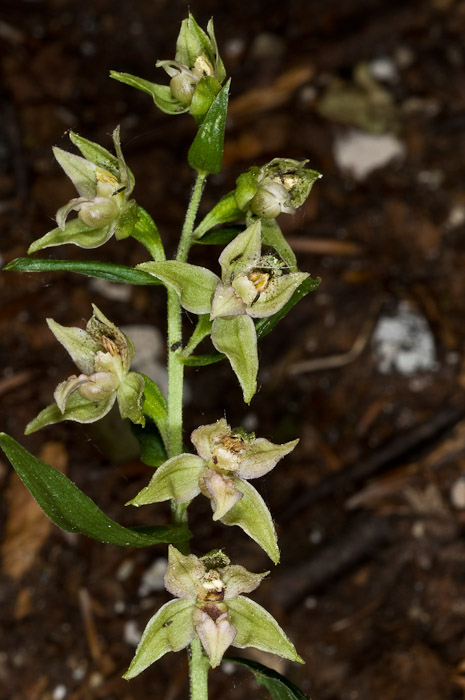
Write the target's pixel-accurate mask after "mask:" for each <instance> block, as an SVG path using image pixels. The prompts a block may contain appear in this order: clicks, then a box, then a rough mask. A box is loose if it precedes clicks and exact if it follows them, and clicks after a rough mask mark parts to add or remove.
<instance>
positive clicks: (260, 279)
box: [0, 15, 320, 700]
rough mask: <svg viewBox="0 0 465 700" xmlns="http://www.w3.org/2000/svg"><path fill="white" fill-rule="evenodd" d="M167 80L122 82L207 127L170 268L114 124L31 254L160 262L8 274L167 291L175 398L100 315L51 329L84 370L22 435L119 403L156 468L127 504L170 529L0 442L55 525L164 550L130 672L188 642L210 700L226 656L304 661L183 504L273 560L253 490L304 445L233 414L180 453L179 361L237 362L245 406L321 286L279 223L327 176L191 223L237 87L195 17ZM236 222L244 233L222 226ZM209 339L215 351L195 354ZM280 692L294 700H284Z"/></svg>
mask: <svg viewBox="0 0 465 700" xmlns="http://www.w3.org/2000/svg"><path fill="white" fill-rule="evenodd" d="M157 66H159V67H161V68H163V69H164V70H165V71H166V72H167V73H168V76H169V77H170V79H171V80H170V84H169V86H167V85H159V84H156V83H151V82H149V81H147V80H145V79H142V78H138V77H136V76H132V75H129V74H127V73H119V72H113V73H112V76H113V77H114V78H116V79H117V80H120V81H122V82H124V83H127V84H129V85H131V86H133V87H136V88H138V89H140V90H143V91H144V92H147V93H149V94H150V95H151V96H152V97H153V99H154V102H155V104H156V105H157V107H159V108H160V109H161V110H162V111H163V112H165V113H167V114H171V115H173V114H180V113H184V112H189V113H190V114H191V115H192V116H193V117H194V119H195V121H196V124H197V127H198V130H197V133H196V136H195V138H194V141H193V143H192V145H191V147H190V149H189V153H188V162H189V164H190V166H191V167H192V168H193V170H194V171H195V172H196V180H195V185H194V189H193V192H192V195H191V199H190V202H189V206H188V208H187V212H186V217H185V220H184V224H183V227H182V232H181V236H180V240H179V245H178V249H177V253H176V256H175V258H174V259H171V260H167V259H166V256H165V251H164V246H163V241H162V238H161V236H160V234H159V231H158V229H157V226H156V225H155V223H154V221H153V219H152V218H151V216H150V215H149V214H148V213H147V212H146V211H145V210H144V209H142V208H141V207H140V206H139V205H138V204H137V202H136V201H135V199H133V198H132V195H133V191H134V188H135V179H134V175H133V174H132V173H131V171H130V170H129V168H128V167H127V165H126V161H125V159H124V157H123V153H122V149H121V142H120V131H119V127H117V128H116V129H115V131H114V132H113V144H114V151H115V154H113V153H111V152H110V151H108V150H106V149H105V148H103V147H102V146H100V145H98V144H96V143H94V142H92V141H88V140H87V139H84V138H83V137H81V136H78V135H77V134H75V133H73V132H71V133H70V138H71V141H72V143H73V144H74V145H75V146H76V147H77V149H78V150H79V151H80V154H81V155H76V154H73V153H68V152H67V151H64V150H62V149H61V148H55V149H54V154H55V157H56V159H57V161H58V163H59V164H60V166H61V167H62V168H63V170H64V171H65V173H66V175H67V176H68V177H69V178H70V179H71V181H72V182H73V184H74V186H75V187H76V190H77V193H78V195H79V196H78V197H74V198H73V199H71V200H70V201H69V202H67V203H66V204H64V205H63V206H62V207H60V209H59V210H58V212H57V214H56V223H57V228H55V229H53V230H52V231H49V232H48V233H47V234H45V235H44V236H43V237H42V238H39V239H38V240H37V241H35V242H34V243H32V245H31V246H30V248H29V251H28V252H29V253H33V252H37V251H39V250H42V249H44V248H48V247H50V246H58V245H63V244H66V243H70V244H74V245H77V246H79V247H81V248H89V249H92V248H97V247H99V246H101V245H103V244H104V243H106V242H107V241H108V240H109V239H110V238H111V237H112V236H113V235H114V236H115V238H116V239H117V240H122V239H126V238H130V237H132V238H133V239H135V240H136V241H138V242H139V243H141V244H142V245H143V246H144V247H145V249H146V250H147V251H148V253H149V254H150V256H151V259H150V260H147V261H146V262H144V263H142V264H140V265H137V266H136V267H135V268H132V267H128V266H124V265H116V264H112V263H106V262H102V261H74V260H57V259H50V260H48V259H37V258H19V259H17V260H14V261H12V262H11V263H10V264H9V265H7V268H6V269H9V270H22V271H51V270H67V271H71V272H75V273H78V274H82V275H87V276H91V277H99V278H103V279H106V280H109V281H111V282H113V283H119V282H124V283H127V284H140V285H151V286H160V285H162V286H164V287H165V288H166V291H167V297H168V305H167V321H168V334H167V336H168V337H167V348H168V349H167V353H168V396H167V398H165V396H164V395H163V393H162V392H161V390H160V388H159V387H158V386H157V385H156V384H155V383H154V382H153V381H152V380H151V379H150V378H149V377H146V376H144V375H142V374H140V373H138V372H134V371H131V363H132V361H133V359H134V346H133V344H132V342H131V340H130V339H129V338H128V337H127V336H126V335H125V334H124V333H123V332H122V331H121V330H119V329H118V328H117V326H116V325H115V324H114V323H113V322H112V321H110V320H109V319H108V318H107V317H106V316H105V315H104V313H102V311H101V310H100V309H99V308H97V306H95V305H93V314H92V316H91V318H90V320H89V321H88V323H87V325H86V328H85V329H82V328H80V327H66V326H63V325H61V324H60V323H58V322H57V321H54V320H52V319H48V320H47V323H48V325H49V328H50V330H51V331H52V333H53V334H54V336H55V337H56V339H57V340H58V342H59V343H61V344H62V345H63V346H64V348H65V349H66V350H67V352H68V353H69V354H70V356H71V358H72V360H73V361H74V363H75V365H76V366H77V368H78V369H79V372H80V374H73V375H71V376H70V377H68V379H65V380H64V381H62V382H60V384H58V386H57V387H56V389H55V392H54V399H55V401H54V403H52V404H51V405H49V406H47V407H46V408H44V409H43V410H42V411H41V412H40V413H39V415H38V416H37V417H36V418H34V419H33V420H32V421H31V422H30V423H29V424H28V425H27V427H26V434H29V433H33V432H35V431H37V430H39V429H41V428H44V427H46V426H50V425H53V424H55V423H59V422H61V421H75V422H78V423H84V424H87V423H93V422H95V421H98V420H100V419H101V418H103V417H104V416H105V415H107V414H108V413H109V411H110V410H111V409H112V407H113V406H114V405H115V404H117V406H118V408H119V412H120V415H121V418H122V419H126V420H128V421H130V422H131V423H132V425H133V429H134V433H135V435H136V437H137V439H138V440H139V443H140V448H141V459H142V461H143V462H145V463H146V464H147V465H148V466H150V467H155V468H156V470H155V472H154V473H153V472H152V476H151V478H150V479H149V480H148V484H147V485H146V486H145V487H144V488H142V490H140V491H139V493H137V494H136V495H135V496H133V497H132V498H131V499H130V500H129V501H128V504H131V505H133V506H143V505H149V504H154V503H159V502H162V501H170V503H171V513H172V522H171V524H170V525H167V526H158V527H150V528H144V529H143V531H141V529H140V528H130V527H123V526H121V525H119V524H118V523H116V522H114V521H113V520H110V518H108V517H107V516H106V515H105V514H104V513H103V512H102V511H101V510H100V509H99V508H98V507H97V506H96V504H95V503H93V502H92V501H91V500H90V499H89V498H88V497H87V496H86V495H85V494H84V493H82V492H81V491H80V490H79V489H78V488H77V487H76V486H75V485H74V484H73V483H72V482H71V481H70V480H69V479H67V477H66V476H64V475H63V474H61V473H60V472H58V471H56V470H55V469H53V467H51V466H50V465H47V464H45V463H44V462H42V461H40V460H38V459H37V458H35V457H34V456H33V455H31V454H30V453H29V452H27V450H25V449H24V448H23V447H22V446H21V445H20V444H19V443H18V442H16V440H14V439H13V438H12V437H10V436H8V435H6V434H5V433H2V434H1V435H0V445H1V446H2V448H3V450H4V452H5V453H6V455H7V457H8V458H9V460H10V462H11V464H12V465H13V467H14V468H15V469H16V471H17V472H18V474H19V475H20V477H21V478H22V480H23V481H24V483H25V484H26V486H27V487H28V488H29V490H30V491H31V493H32V494H33V496H34V497H35V498H36V500H37V501H38V502H39V504H40V505H41V506H42V508H43V509H44V511H45V512H46V513H47V515H48V516H49V517H50V518H51V519H52V520H53V521H54V522H55V523H56V524H57V525H58V526H60V527H62V528H63V529H65V530H69V531H71V532H79V533H82V534H85V535H87V536H90V537H94V538H95V539H98V540H100V541H102V542H111V543H112V544H119V545H121V546H135V547H143V546H149V545H154V544H157V543H161V542H167V543H169V545H170V546H169V552H168V568H167V571H166V576H165V587H166V589H167V591H168V592H169V593H172V594H173V595H174V596H176V598H177V599H176V600H173V601H170V602H168V603H166V604H165V605H164V606H163V607H162V608H161V609H160V610H158V612H156V613H155V615H154V616H153V617H152V619H151V620H150V621H149V623H148V625H147V627H146V629H145V632H144V633H143V635H142V639H141V641H140V644H139V646H138V648H137V651H136V654H135V656H134V659H133V661H132V663H131V665H130V667H129V670H128V671H127V672H126V673H125V676H124V677H125V678H128V679H129V678H132V677H134V676H136V675H138V674H139V673H141V672H142V671H143V670H144V669H146V668H147V666H149V665H151V664H152V663H154V662H155V661H157V660H158V659H159V658H160V657H161V656H163V655H164V654H166V653H167V652H169V651H180V650H181V649H184V648H185V647H187V646H189V647H190V654H189V669H190V671H189V675H190V693H191V700H206V698H207V697H208V686H207V677H208V669H209V668H210V667H211V668H214V667H216V666H219V665H220V663H221V661H222V659H223V656H224V653H225V652H226V650H227V648H228V647H229V646H236V647H239V648H241V649H242V648H245V647H249V646H251V647H256V648H257V649H260V650H262V651H266V652H270V653H273V654H278V655H280V656H282V657H283V658H285V659H288V660H291V661H297V662H302V659H301V658H300V656H299V655H298V654H297V652H296V650H295V648H294V646H293V645H292V643H291V642H290V641H289V639H288V638H287V637H286V635H285V634H284V632H283V631H282V629H281V628H280V627H279V625H278V623H277V622H276V620H274V619H273V617H271V615H270V614H269V613H268V612H267V611H266V610H265V609H264V608H262V607H261V606H260V605H258V604H257V603H254V602H253V601H252V600H250V599H249V598H247V597H244V595H243V594H244V593H246V594H247V593H251V592H252V591H253V590H254V589H255V588H256V587H257V586H258V585H259V583H260V582H261V580H262V579H263V578H264V576H266V575H267V573H265V574H254V573H251V572H249V571H247V570H246V569H245V568H244V567H242V566H240V565H237V564H234V565H233V564H231V562H230V560H229V559H228V557H227V556H226V555H225V554H224V553H223V552H222V551H221V550H215V551H214V552H210V553H209V554H207V555H205V556H201V557H197V556H195V555H194V554H190V553H189V540H190V538H191V537H192V534H191V533H190V531H189V529H188V507H189V504H190V503H191V501H192V500H193V499H194V498H195V497H196V496H198V495H199V494H202V495H203V496H205V497H206V498H208V499H209V500H210V503H211V507H212V511H213V521H220V522H221V523H222V524H223V525H227V526H234V525H237V526H239V528H241V529H242V530H243V531H244V532H245V533H246V534H247V535H248V536H249V537H250V538H251V539H252V540H254V541H255V542H256V543H257V545H258V546H260V547H261V548H262V549H263V550H264V551H265V552H266V553H267V555H268V556H269V557H270V559H271V560H272V561H273V562H274V563H275V564H276V563H277V562H278V561H279V548H278V543H277V536H276V530H275V527H274V524H273V519H272V516H271V513H270V511H269V510H268V507H267V505H266V503H265V501H264V500H263V498H262V496H261V495H260V494H259V492H258V491H257V490H256V489H255V488H254V487H253V486H252V485H251V484H250V483H249V482H250V481H251V480H253V479H258V478H259V477H262V476H264V475H265V474H267V473H269V472H270V471H271V470H272V469H274V468H275V467H276V465H277V464H278V462H279V461H280V460H281V459H283V458H284V457H285V456H286V455H288V454H289V453H290V452H291V451H292V450H293V449H294V448H295V447H296V445H297V443H298V440H297V439H296V440H291V441H290V442H286V443H285V444H282V445H279V444H274V443H273V442H270V441H269V440H267V439H265V438H263V437H258V438H257V437H255V435H254V434H253V433H247V432H246V431H245V430H244V429H242V428H240V427H239V428H234V429H233V428H231V427H230V425H229V424H228V423H227V421H226V420H225V419H224V418H220V419H219V420H217V421H216V422H215V423H212V424H209V425H201V426H199V427H197V428H196V429H195V430H194V431H193V432H192V435H191V440H192V444H193V446H194V448H195V452H187V451H186V449H185V447H184V443H183V427H182V426H183V385H184V368H185V366H189V365H194V366H202V365H208V364H212V363H215V362H218V361H221V360H223V359H227V360H228V361H229V363H230V365H231V367H232V370H233V371H234V373H235V374H236V376H237V379H238V381H239V384H240V386H241V389H242V393H243V397H244V401H245V402H246V403H247V404H248V403H250V401H251V400H252V398H253V396H254V394H255V392H256V390H257V373H258V366H259V361H258V342H259V341H260V340H261V339H262V338H263V337H264V336H265V335H266V334H267V333H269V332H271V330H272V329H273V328H274V326H275V325H276V324H277V323H278V322H279V320H280V319H281V318H283V317H284V316H285V315H286V314H287V313H288V312H289V311H290V309H291V308H292V307H293V306H294V305H295V304H296V303H297V301H299V300H300V299H302V298H303V297H304V296H305V295H306V294H307V293H308V292H310V291H312V290H313V289H315V288H316V287H317V286H318V284H319V279H316V280H313V279H312V278H311V277H310V275H309V274H308V273H307V272H302V271H299V269H298V265H297V261H296V257H295V255H294V252H293V251H292V249H291V248H290V246H289V244H288V242H287V241H286V239H285V237H284V236H283V233H282V231H281V229H280V226H279V224H278V222H277V221H276V217H277V216H279V215H280V214H282V213H284V214H294V213H295V211H296V210H297V209H298V208H299V207H301V206H302V205H303V204H304V202H305V201H306V199H307V197H308V196H309V194H310V191H311V189H312V186H313V184H314V183H315V181H316V180H317V179H318V178H319V177H320V174H319V173H318V172H316V171H315V170H311V169H309V168H307V167H306V164H307V161H306V160H302V161H298V160H294V159H290V158H274V159H273V160H272V161H271V162H269V163H267V164H265V165H263V166H262V167H252V168H250V169H249V170H248V171H247V172H245V173H243V174H242V175H240V176H239V177H238V179H237V182H236V188H235V189H234V190H233V191H231V192H229V193H228V194H226V195H225V196H224V197H223V198H222V199H221V200H220V201H219V202H218V203H217V204H216V205H215V206H214V207H213V209H212V210H211V211H210V212H208V213H207V214H206V215H205V216H204V218H203V219H202V221H201V222H200V223H199V224H198V225H197V227H196V226H195V220H196V215H197V212H198V208H199V204H200V200H201V195H202V191H203V187H204V184H205V180H206V178H207V176H208V175H209V174H213V173H217V172H219V171H220V169H221V161H222V154H223V143H224V131H225V124H226V114H227V105H228V94H229V81H228V82H225V81H226V72H225V69H224V65H223V62H222V60H221V58H220V56H219V52H218V47H217V42H216V39H215V34H214V29H213V21H212V20H211V21H210V22H209V23H208V26H207V30H206V32H205V31H203V30H202V29H201V28H200V27H199V25H198V24H197V23H196V21H195V20H194V18H193V17H192V15H189V17H188V18H187V19H186V20H184V22H183V23H182V25H181V31H180V34H179V37H178V40H177V44H176V54H175V58H174V59H173V60H162V61H158V63H157ZM232 222H234V223H235V226H234V227H233V228H231V227H226V228H225V227H224V225H225V224H230V223H232ZM196 243H202V244H218V243H220V244H223V245H224V248H223V250H222V252H221V254H220V255H219V259H218V263H219V270H218V273H217V272H216V271H213V270H210V269H208V268H207V267H203V266H200V265H194V264H192V263H189V262H188V261H187V259H188V255H189V251H190V248H191V247H192V246H193V245H194V244H196ZM183 309H185V310H186V311H188V312H190V313H191V314H195V315H197V316H198V322H197V325H196V327H195V329H194V331H193V333H192V334H191V336H190V338H188V339H187V340H185V339H184V338H183V327H182V314H183ZM208 339H209V340H210V342H211V344H212V346H213V348H212V350H211V351H210V352H207V353H205V354H197V353H196V352H195V350H196V348H197V347H198V345H199V344H200V343H201V342H202V341H205V342H208ZM241 663H242V664H243V665H244V664H245V665H247V664H248V667H249V668H250V670H252V672H253V673H254V674H255V675H256V677H257V679H258V680H259V682H262V683H264V684H265V685H266V687H267V688H268V689H269V690H270V692H272V694H273V696H274V697H283V695H282V694H281V693H282V692H284V691H285V693H286V698H300V699H301V698H302V697H304V696H303V694H302V693H301V692H300V691H299V690H298V689H296V687H295V686H293V685H292V684H291V683H290V682H289V681H287V680H286V679H285V678H284V677H282V676H279V674H276V673H275V672H271V671H270V670H269V669H267V668H266V667H265V666H262V665H260V664H257V663H256V662H253V663H252V662H247V661H246V660H244V659H242V660H241ZM283 689H284V691H283Z"/></svg>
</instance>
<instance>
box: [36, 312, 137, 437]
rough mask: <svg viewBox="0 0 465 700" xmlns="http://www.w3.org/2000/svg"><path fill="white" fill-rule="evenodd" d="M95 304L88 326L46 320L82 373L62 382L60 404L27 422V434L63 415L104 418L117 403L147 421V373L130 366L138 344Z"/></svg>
mask: <svg viewBox="0 0 465 700" xmlns="http://www.w3.org/2000/svg"><path fill="white" fill-rule="evenodd" d="M92 308H93V310H94V313H93V315H92V317H91V319H90V320H89V322H88V323H87V327H86V330H83V329H82V328H67V327H65V326H61V325H60V324H59V323H57V322H56V321H54V320H53V319H47V323H48V326H49V328H50V330H51V331H52V333H53V334H54V336H55V337H56V339H57V340H58V341H59V342H60V343H61V344H62V345H63V346H64V347H65V348H66V350H67V351H68V352H69V354H70V355H71V357H72V359H73V360H74V362H75V364H76V365H77V367H78V368H79V369H80V371H81V372H82V374H80V375H79V376H77V375H73V376H71V377H69V378H68V379H66V380H65V381H64V382H61V383H60V384H59V385H58V386H57V388H56V389H55V393H54V398H55V403H53V404H51V405H50V406H47V408H44V410H43V411H41V412H40V413H39V415H38V416H37V417H36V418H34V420H32V421H31V422H30V423H29V424H28V425H27V427H26V430H25V433H26V435H29V434H30V433H34V432H35V431H36V430H40V428H43V427H45V426H46V425H52V424H54V423H60V422H61V421H64V420H74V421H76V422H77V423H94V422H95V421H97V420H100V418H103V416H105V415H106V414H107V413H108V412H109V411H110V410H111V408H112V407H113V405H114V403H115V402H117V403H118V407H119V410H120V414H121V417H122V418H129V420H131V421H132V422H133V423H138V424H139V425H142V426H143V425H144V424H145V418H144V414H143V412H142V403H143V394H144V378H143V377H142V375H141V374H138V373H137V372H130V371H129V368H130V365H131V362H132V359H133V357H134V346H133V344H132V342H131V341H130V340H129V338H128V337H127V336H126V335H125V334H124V333H122V332H121V331H120V330H119V329H118V328H117V327H116V326H115V325H114V324H113V323H111V321H109V320H108V319H107V318H106V317H105V316H104V315H103V314H102V312H101V311H100V310H99V309H98V308H97V307H96V306H95V305H93V306H92Z"/></svg>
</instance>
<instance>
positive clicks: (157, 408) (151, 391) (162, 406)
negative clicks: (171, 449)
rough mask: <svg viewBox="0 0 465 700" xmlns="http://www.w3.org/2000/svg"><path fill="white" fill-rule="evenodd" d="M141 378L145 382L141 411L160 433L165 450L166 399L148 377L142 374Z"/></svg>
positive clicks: (166, 433)
mask: <svg viewBox="0 0 465 700" xmlns="http://www.w3.org/2000/svg"><path fill="white" fill-rule="evenodd" d="M142 377H143V378H144V382H145V384H144V404H143V406H142V411H143V412H144V414H145V415H146V416H148V417H149V418H150V419H151V420H152V421H153V422H154V423H155V425H156V426H157V428H158V430H159V431H160V435H161V437H162V439H163V443H164V445H165V448H166V449H168V444H169V434H168V426H167V419H168V404H167V403H166V399H165V397H164V395H163V392H162V391H161V389H160V387H159V386H157V384H155V382H154V381H153V380H152V379H150V377H147V375H146V374H142Z"/></svg>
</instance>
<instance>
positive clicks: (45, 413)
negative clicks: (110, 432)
mask: <svg viewBox="0 0 465 700" xmlns="http://www.w3.org/2000/svg"><path fill="white" fill-rule="evenodd" d="M115 400H116V392H115V393H114V394H112V395H111V396H109V397H108V398H106V399H102V401H91V400H90V399H85V398H84V397H82V396H81V395H80V394H79V392H78V391H75V392H74V393H73V394H71V396H70V397H69V398H68V400H67V402H66V409H65V410H64V412H63V413H62V412H61V411H60V409H59V408H58V406H57V405H56V403H52V404H50V406H47V407H46V408H44V409H43V410H42V411H41V412H40V413H39V415H38V416H36V417H35V418H34V419H33V420H31V422H30V423H28V424H27V425H26V429H25V431H24V434H25V435H31V434H32V433H35V432H36V431H37V430H40V429H41V428H45V427H46V426H47V425H55V424H56V423H61V422H62V421H64V420H74V421H76V423H95V422H96V421H98V420H100V418H103V416H106V415H107V413H109V412H110V411H111V408H112V406H113V404H114V403H115Z"/></svg>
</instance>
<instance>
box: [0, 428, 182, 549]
mask: <svg viewBox="0 0 465 700" xmlns="http://www.w3.org/2000/svg"><path fill="white" fill-rule="evenodd" d="M0 446H1V447H2V449H3V451H4V452H5V454H6V456H7V457H8V459H9V461H10V463H11V465H12V466H13V468H14V469H15V471H16V472H17V474H18V476H19V477H20V479H21V480H22V482H23V483H24V485H25V486H26V487H27V488H28V489H29V491H30V492H31V494H32V496H33V497H34V498H35V499H36V501H37V502H38V504H39V505H40V507H41V508H42V510H43V511H44V512H45V514H46V515H47V516H48V517H49V518H50V520H52V521H53V522H54V523H55V525H57V526H58V527H60V528H61V529H62V530H66V531H67V532H74V533H78V534H81V535H86V536H87V537H91V538H92V539H95V540H98V541H99V542H104V543H106V544H116V545H119V546H123V547H147V546H150V545H153V544H157V543H158V542H183V541H185V540H186V539H189V536H190V533H189V530H188V529H187V528H186V527H178V526H176V527H172V526H168V527H165V526H160V527H153V528H150V529H149V530H146V531H145V532H144V531H143V530H141V531H138V530H137V529H133V528H127V527H123V526H122V525H119V524H118V523H116V522H114V520H111V519H110V518H109V517H108V516H106V515H105V513H103V512H102V511H101V510H100V508H98V507H97V505H96V504H95V503H94V502H93V501H92V500H91V499H90V498H89V497H88V496H86V495H85V494H84V493H83V492H82V491H81V490H80V489H78V487H77V486H76V485H75V484H73V482H72V481H70V480H69V479H68V477H66V476H65V475H64V474H62V473H61V472H59V471H58V470H57V469H55V468H54V467H51V466H50V465H49V464H46V463H45V462H42V460H40V459H37V457H34V456H33V455H31V454H30V453H29V452H28V451H27V450H26V449H25V448H24V447H22V445H20V444H19V443H18V442H16V440H14V439H13V438H12V437H10V436H9V435H6V434H5V433H0Z"/></svg>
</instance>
